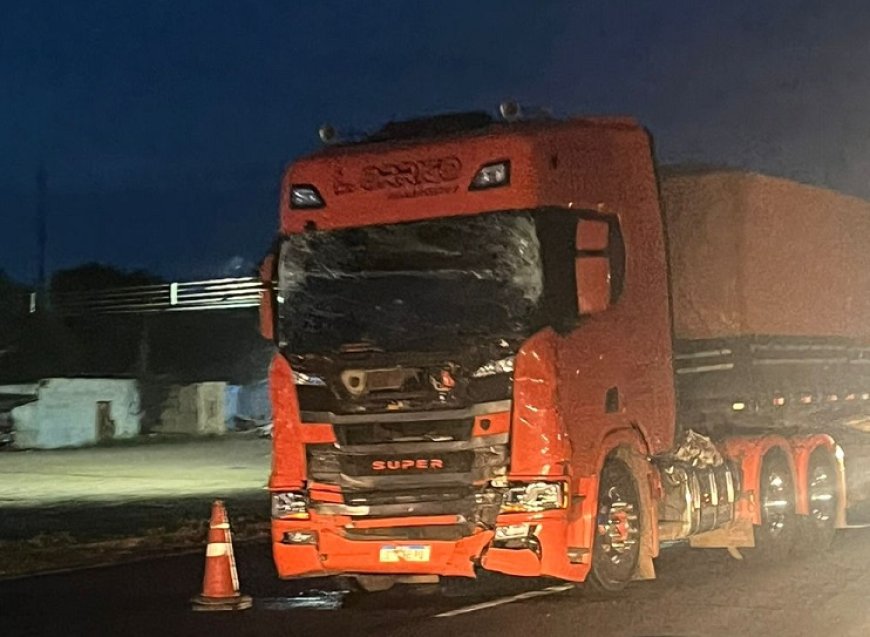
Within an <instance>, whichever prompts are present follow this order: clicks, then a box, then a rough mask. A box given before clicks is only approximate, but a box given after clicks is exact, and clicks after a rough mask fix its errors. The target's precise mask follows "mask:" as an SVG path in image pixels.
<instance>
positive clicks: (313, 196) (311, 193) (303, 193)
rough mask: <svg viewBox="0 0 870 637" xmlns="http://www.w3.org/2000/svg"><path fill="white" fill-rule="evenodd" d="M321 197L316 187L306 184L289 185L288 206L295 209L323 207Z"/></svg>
mask: <svg viewBox="0 0 870 637" xmlns="http://www.w3.org/2000/svg"><path fill="white" fill-rule="evenodd" d="M323 205H324V204H323V198H322V197H321V196H320V193H319V192H317V188H315V187H314V186H309V185H308V184H294V185H292V186H290V207H291V208H295V209H300V208H302V209H304V208H323Z"/></svg>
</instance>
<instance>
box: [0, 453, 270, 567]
mask: <svg viewBox="0 0 870 637" xmlns="http://www.w3.org/2000/svg"><path fill="white" fill-rule="evenodd" d="M270 461H271V444H270V441H269V440H262V439H258V438H250V437H227V438H223V439H216V440H205V441H192V442H168V443H152V444H144V445H135V446H133V445H130V446H115V447H107V448H91V449H76V450H64V451H27V452H4V453H0V576H10V575H20V574H24V573H33V572H39V571H45V570H53V569H58V568H69V567H76V566H85V565H93V564H102V563H110V562H113V561H117V560H122V559H126V558H128V557H141V556H143V555H150V554H156V553H166V552H175V551H183V550H188V549H194V548H199V547H200V546H201V544H202V541H203V538H204V537H205V530H206V528H207V521H208V515H209V506H210V503H211V501H212V500H214V499H218V498H220V499H223V500H225V501H226V503H227V505H228V509H229V511H230V515H231V519H232V522H233V527H234V529H235V531H236V534H237V537H238V538H239V539H240V540H246V539H252V538H261V537H263V536H265V534H266V533H267V532H268V524H269V497H268V492H267V491H266V490H265V488H264V487H265V485H266V481H267V479H268V473H269V466H270Z"/></svg>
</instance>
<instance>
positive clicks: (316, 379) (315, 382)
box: [293, 371, 326, 387]
mask: <svg viewBox="0 0 870 637" xmlns="http://www.w3.org/2000/svg"><path fill="white" fill-rule="evenodd" d="M293 384H294V385H308V386H312V387H326V381H325V380H323V378H321V377H320V376H315V375H313V374H306V373H305V372H296V371H294V372H293Z"/></svg>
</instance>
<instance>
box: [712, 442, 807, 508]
mask: <svg viewBox="0 0 870 637" xmlns="http://www.w3.org/2000/svg"><path fill="white" fill-rule="evenodd" d="M723 446H724V448H725V456H726V457H727V458H728V459H729V460H731V461H732V462H735V463H737V465H738V466H739V467H740V475H741V480H740V485H741V492H742V495H743V496H744V497H742V498H740V499H739V501H738V506H737V517H738V518H741V517H749V518H750V520H751V522H752V524H761V506H759V504H758V493H759V490H760V488H761V485H760V481H761V466H762V464H763V463H764V459H765V457H766V456H767V454H769V453H770V452H771V451H774V450H779V451H781V452H782V453H783V454H784V455H785V457H786V461H787V462H788V465H789V469H790V470H791V473H792V476H793V477H794V482H795V494H794V495H795V501H796V502H797V501H798V499H799V497H800V491H801V489H800V487H798V480H797V473H796V471H795V461H794V454H793V452H792V448H791V446H790V445H789V443H788V440H786V439H785V438H784V437H782V436H779V435H774V434H771V435H766V436H751V437H750V436H735V437H733V438H728V439H727V440H726V441H725V443H724V445H723Z"/></svg>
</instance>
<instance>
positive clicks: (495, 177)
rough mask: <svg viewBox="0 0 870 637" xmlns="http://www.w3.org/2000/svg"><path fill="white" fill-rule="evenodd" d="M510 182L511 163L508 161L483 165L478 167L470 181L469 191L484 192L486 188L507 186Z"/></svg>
mask: <svg viewBox="0 0 870 637" xmlns="http://www.w3.org/2000/svg"><path fill="white" fill-rule="evenodd" d="M510 181H511V163H510V162H509V161H508V160H504V161H499V162H494V163H492V164H485V165H484V166H481V167H480V170H478V171H477V174H476V175H475V176H474V179H472V180H471V185H470V186H468V189H469V190H484V189H486V188H498V187H499V186H507V185H508V184H509V183H510Z"/></svg>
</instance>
